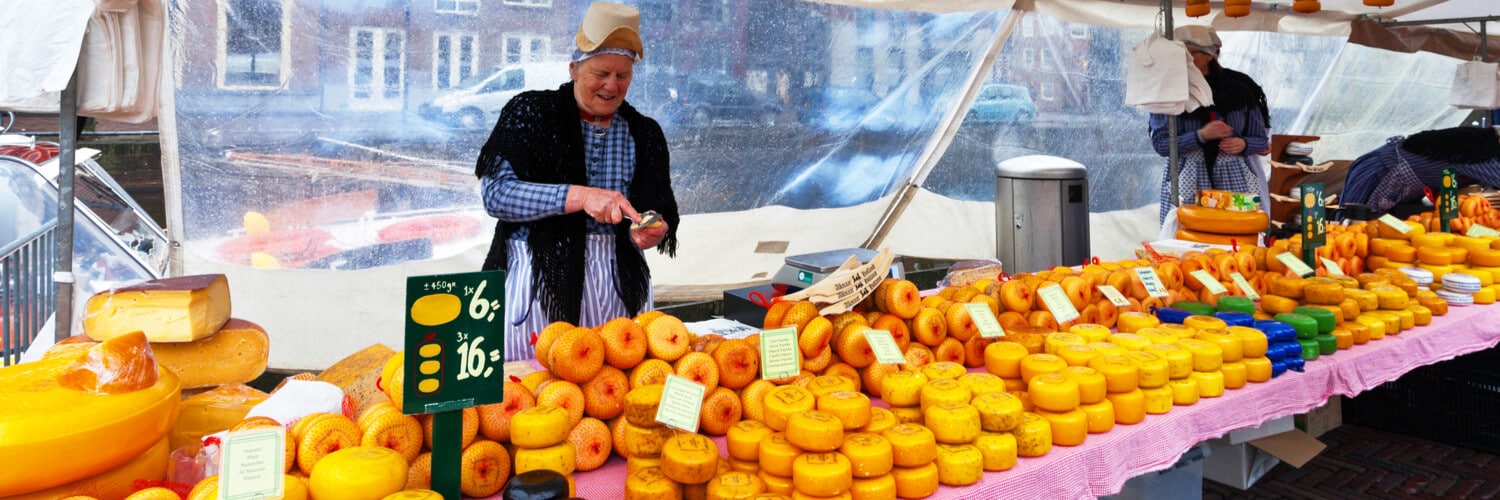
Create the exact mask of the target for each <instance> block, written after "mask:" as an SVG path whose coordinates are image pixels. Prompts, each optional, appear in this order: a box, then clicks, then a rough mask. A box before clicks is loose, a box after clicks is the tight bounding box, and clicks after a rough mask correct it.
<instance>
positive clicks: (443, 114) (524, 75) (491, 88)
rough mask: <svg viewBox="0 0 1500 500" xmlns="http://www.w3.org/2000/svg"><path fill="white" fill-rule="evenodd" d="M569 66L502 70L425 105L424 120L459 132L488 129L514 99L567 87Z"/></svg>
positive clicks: (519, 66) (531, 65)
mask: <svg viewBox="0 0 1500 500" xmlns="http://www.w3.org/2000/svg"><path fill="white" fill-rule="evenodd" d="M570 78H571V77H569V76H568V65H567V64H564V63H561V62H556V61H549V62H534V63H523V64H517V65H512V66H506V67H502V68H500V69H498V70H495V72H494V73H490V74H489V75H486V76H484V77H482V78H481V79H478V80H471V81H468V82H463V83H460V84H459V87H457V88H455V89H454V90H452V91H450V92H448V93H446V94H443V95H440V96H438V97H436V98H433V99H432V100H431V101H428V102H426V103H423V104H422V105H421V106H420V107H419V108H418V112H419V113H421V115H422V117H423V118H427V119H429V120H433V121H438V122H443V123H447V124H449V125H452V126H454V127H457V128H463V129H476V128H485V127H489V126H490V125H492V124H494V123H495V120H496V119H498V118H499V117H500V110H501V109H503V108H504V107H505V104H506V103H508V102H510V99H511V98H512V97H515V96H516V95H517V94H520V93H521V92H524V91H527V90H543V89H555V88H557V86H558V85H562V84H563V83H566V82H567V81H568V80H569V79H570Z"/></svg>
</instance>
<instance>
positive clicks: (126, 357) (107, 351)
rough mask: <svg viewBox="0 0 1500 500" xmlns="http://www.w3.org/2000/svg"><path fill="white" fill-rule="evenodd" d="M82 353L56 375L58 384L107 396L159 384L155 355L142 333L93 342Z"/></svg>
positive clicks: (66, 387) (65, 387)
mask: <svg viewBox="0 0 1500 500" xmlns="http://www.w3.org/2000/svg"><path fill="white" fill-rule="evenodd" d="M81 354H82V356H80V357H78V358H77V359H76V360H75V361H74V362H73V363H72V364H70V365H68V367H67V368H64V369H63V370H62V371H61V372H59V373H58V374H57V385H58V386H61V387H62V388H64V389H73V390H77V391H83V392H87V393H89V394H95V395H100V396H104V395H111V394H124V393H128V392H135V391H139V390H141V389H146V388H149V387H151V386H153V385H156V379H157V365H156V358H155V357H153V356H152V355H151V345H150V344H148V343H147V342H146V336H145V335H143V334H141V332H133V333H127V334H125V335H121V336H119V337H115V338H112V339H109V340H106V341H104V342H100V343H98V344H94V345H92V346H90V347H89V348H88V350H86V351H83V352H82V353H81Z"/></svg>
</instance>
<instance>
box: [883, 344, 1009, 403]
mask: <svg viewBox="0 0 1500 500" xmlns="http://www.w3.org/2000/svg"><path fill="white" fill-rule="evenodd" d="M1006 343H1008V342H996V343H994V344H990V345H989V346H988V347H986V348H985V353H986V354H985V356H986V357H989V352H990V351H993V350H995V349H996V347H995V346H997V345H1000V344H1006ZM1014 345H1015V346H1016V349H1019V352H1020V354H1019V355H1017V356H1016V357H1015V360H1016V364H1015V366H1016V370H1015V371H1016V376H1017V377H1019V376H1021V368H1020V366H1021V357H1022V356H1025V355H1026V348H1025V347H1021V345H1020V344H1014ZM1000 349H1002V350H1003V349H1004V348H1003V347H1001V348H1000ZM1002 376H1003V375H1002ZM926 383H927V376H926V375H923V374H922V372H919V371H916V370H901V371H898V372H893V373H891V374H889V375H886V376H885V378H882V379H880V399H882V400H884V401H885V403H886V404H888V405H891V406H917V404H919V403H921V402H922V386H923V385H924V384H926Z"/></svg>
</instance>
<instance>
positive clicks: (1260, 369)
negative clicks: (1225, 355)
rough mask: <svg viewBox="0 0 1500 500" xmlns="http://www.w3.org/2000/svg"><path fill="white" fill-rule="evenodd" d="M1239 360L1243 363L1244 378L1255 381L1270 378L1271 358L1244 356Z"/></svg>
mask: <svg viewBox="0 0 1500 500" xmlns="http://www.w3.org/2000/svg"><path fill="white" fill-rule="evenodd" d="M1240 362H1241V363H1244V364H1245V380H1247V381H1250V382H1256V383H1259V382H1265V381H1267V380H1271V360H1270V359H1269V358H1265V357H1259V358H1245V359H1243V360H1241V361H1240Z"/></svg>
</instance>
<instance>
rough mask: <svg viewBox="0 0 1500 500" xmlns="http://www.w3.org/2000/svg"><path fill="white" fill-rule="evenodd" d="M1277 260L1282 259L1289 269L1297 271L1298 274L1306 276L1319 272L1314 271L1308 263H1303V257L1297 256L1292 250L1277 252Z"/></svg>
mask: <svg viewBox="0 0 1500 500" xmlns="http://www.w3.org/2000/svg"><path fill="white" fill-rule="evenodd" d="M1276 260H1279V261H1281V263H1282V264H1283V265H1285V266H1286V267H1287V269H1291V270H1292V272H1293V273H1297V275H1298V276H1301V277H1304V278H1306V277H1308V276H1311V275H1313V274H1314V273H1316V272H1317V271H1313V268H1311V267H1307V264H1305V263H1303V262H1302V259H1299V258H1297V256H1296V255H1292V253H1291V252H1281V253H1279V254H1276Z"/></svg>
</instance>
